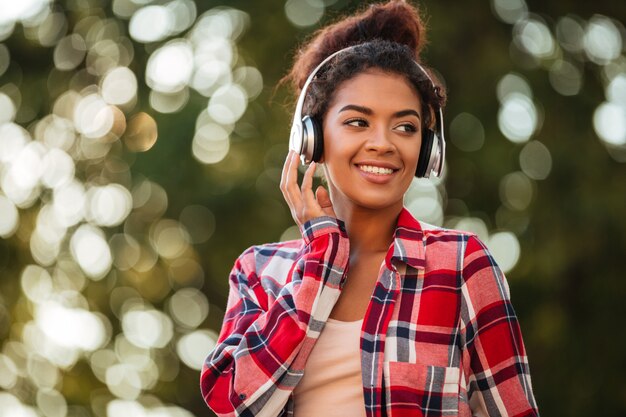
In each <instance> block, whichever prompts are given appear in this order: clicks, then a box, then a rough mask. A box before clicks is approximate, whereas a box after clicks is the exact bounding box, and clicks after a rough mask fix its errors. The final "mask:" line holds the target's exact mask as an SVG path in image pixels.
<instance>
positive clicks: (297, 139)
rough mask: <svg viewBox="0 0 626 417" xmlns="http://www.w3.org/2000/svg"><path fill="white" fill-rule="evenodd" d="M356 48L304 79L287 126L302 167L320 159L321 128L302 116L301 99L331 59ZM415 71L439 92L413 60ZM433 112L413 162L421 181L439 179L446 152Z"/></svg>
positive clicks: (438, 113)
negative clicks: (290, 120) (416, 160)
mask: <svg viewBox="0 0 626 417" xmlns="http://www.w3.org/2000/svg"><path fill="white" fill-rule="evenodd" d="M358 46H359V45H353V46H349V47H347V48H343V49H340V50H339V51H336V52H334V53H332V54H331V55H329V56H328V57H327V58H326V59H324V60H323V61H322V62H320V64H319V65H318V66H317V67H315V69H314V70H313V72H311V74H310V75H309V77H308V78H307V79H306V81H305V83H304V86H303V87H302V91H301V92H300V96H299V97H298V102H297V104H296V110H295V112H294V115H293V123H292V125H291V133H290V135H289V148H290V149H292V150H294V151H295V152H297V153H298V154H299V155H300V160H301V161H302V163H303V164H309V163H311V162H317V161H319V160H320V158H321V157H322V154H323V147H324V138H323V135H322V127H321V126H320V124H319V122H317V121H316V120H315V119H313V118H312V117H311V116H309V115H305V116H304V117H302V107H303V106H304V100H305V98H306V94H307V91H308V89H309V85H310V84H311V82H312V81H313V79H314V78H315V76H316V75H317V73H318V72H319V70H320V69H321V68H322V67H323V66H324V65H326V63H327V62H329V61H330V60H331V59H333V58H334V57H335V56H337V55H339V54H341V53H343V52H346V51H349V50H352V49H354V48H356V47H358ZM413 62H414V63H415V65H416V66H417V68H418V69H419V70H420V71H421V72H422V74H424V76H426V78H428V80H429V81H430V83H431V84H432V86H433V89H434V90H435V93H437V90H438V89H439V88H438V87H437V86H436V85H435V83H434V81H433V79H432V78H431V77H430V75H428V73H427V72H426V70H425V69H424V68H423V67H422V66H421V65H420V64H419V63H418V62H417V61H413ZM434 110H435V130H432V129H429V128H423V129H422V144H421V146H420V155H419V158H418V162H417V169H416V171H415V176H417V177H421V178H428V177H430V175H431V174H433V175H435V176H436V177H441V173H442V172H443V166H444V160H445V153H446V141H445V140H444V137H443V112H442V110H441V108H440V107H437V108H435V109H434Z"/></svg>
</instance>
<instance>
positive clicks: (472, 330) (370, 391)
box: [201, 209, 538, 417]
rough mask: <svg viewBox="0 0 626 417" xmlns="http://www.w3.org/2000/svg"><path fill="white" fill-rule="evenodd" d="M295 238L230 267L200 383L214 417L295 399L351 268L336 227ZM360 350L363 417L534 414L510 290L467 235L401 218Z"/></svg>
mask: <svg viewBox="0 0 626 417" xmlns="http://www.w3.org/2000/svg"><path fill="white" fill-rule="evenodd" d="M302 236H303V239H302V240H298V241H290V242H282V243H273V244H267V245H261V246H254V247H252V248H250V249H248V250H247V251H245V252H244V253H243V254H242V255H241V256H240V257H239V259H237V262H236V263H235V266H234V268H233V271H232V273H231V275H230V295H229V298H228V306H227V311H226V315H225V317H224V323H223V327H222V331H221V334H220V336H219V339H218V342H217V345H216V347H215V349H214V350H213V351H212V352H211V354H210V355H209V356H208V358H207V360H206V362H205V364H204V367H203V370H202V375H201V389H202V393H203V396H204V399H205V401H206V402H207V404H208V405H209V407H210V408H211V409H213V411H214V412H215V413H216V414H217V415H219V416H292V415H293V413H294V409H293V408H294V407H293V399H292V392H293V389H294V387H295V386H296V385H297V384H298V382H299V381H300V379H301V377H302V375H303V370H304V365H305V363H306V360H307V357H308V355H309V353H310V352H311V349H312V348H313V345H314V344H315V341H316V340H317V338H318V337H319V335H320V332H321V331H322V329H323V328H324V324H325V322H326V320H327V319H328V316H329V314H330V312H331V310H332V308H333V306H334V304H335V302H336V301H337V298H338V297H339V294H340V291H341V287H342V285H343V283H344V280H345V277H346V271H347V267H348V259H349V240H348V236H347V234H346V231H345V227H344V225H343V223H342V222H341V221H339V220H337V219H334V218H331V217H320V218H317V219H313V220H311V221H310V222H308V223H306V224H305V225H303V227H302ZM360 343H361V368H362V377H363V392H364V399H365V404H364V407H365V410H366V413H367V416H368V417H374V416H393V417H396V416H429V417H435V416H464V417H465V416H470V415H477V416H487V415H488V416H537V415H538V412H537V406H536V404H535V400H534V397H533V393H532V387H531V381H530V374H529V370H528V362H527V358H526V352H525V350H524V344H523V342H522V335H521V332H520V328H519V324H518V321H517V318H516V316H515V313H514V311H513V307H512V306H511V303H510V301H509V289H508V285H507V282H506V279H505V277H504V275H503V274H502V272H501V271H500V269H499V268H498V266H497V265H496V263H495V262H494V259H493V257H492V256H491V254H490V253H489V252H488V250H487V248H486V247H485V245H484V244H483V243H482V242H481V241H480V240H478V238H477V237H476V236H474V235H472V234H469V233H466V232H460V231H454V230H446V229H439V228H433V229H422V227H421V226H420V223H419V222H418V221H417V220H415V219H414V218H413V217H412V216H411V215H410V214H409V212H408V211H407V210H406V209H404V210H403V211H402V212H401V214H400V216H399V218H398V223H397V228H396V232H395V237H394V241H393V244H392V245H391V247H390V249H389V252H388V253H387V256H386V258H385V262H384V265H383V267H382V268H381V273H380V275H379V277H378V281H377V283H376V287H375V290H374V293H373V295H372V297H371V300H370V303H369V306H368V308H367V312H366V314H365V318H364V320H363V327H362V330H361V342H360ZM320 400H322V401H323V399H320Z"/></svg>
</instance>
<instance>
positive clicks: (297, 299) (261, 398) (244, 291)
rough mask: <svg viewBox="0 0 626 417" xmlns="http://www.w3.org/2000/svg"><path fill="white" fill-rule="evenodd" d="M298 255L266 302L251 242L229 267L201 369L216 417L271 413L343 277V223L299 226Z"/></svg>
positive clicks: (283, 398)
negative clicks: (223, 306) (218, 322)
mask: <svg viewBox="0 0 626 417" xmlns="http://www.w3.org/2000/svg"><path fill="white" fill-rule="evenodd" d="M302 232H303V236H304V241H305V244H306V246H305V248H304V251H303V255H302V256H301V257H300V258H299V259H297V260H296V262H294V264H293V267H292V268H291V270H290V271H289V272H288V273H289V275H290V276H289V277H288V278H287V280H286V282H287V284H286V285H285V286H284V287H283V288H282V289H281V290H280V293H279V294H278V295H277V297H276V300H275V301H274V302H273V303H272V304H271V305H269V306H268V301H267V294H266V293H265V290H264V289H263V288H262V286H261V283H260V281H259V277H258V276H257V271H256V259H255V254H254V248H251V249H249V250H248V251H246V252H245V253H244V254H242V255H241V256H240V257H239V259H238V260H237V262H236V263H235V267H234V268H233V270H232V272H231V274H230V293H229V298H228V305H227V310H226V315H225V317H224V323H223V326H222V330H221V333H220V336H219V339H218V343H217V346H216V347H215V349H214V350H213V352H212V353H211V354H210V355H209V356H208V358H207V360H206V362H205V364H204V367H203V370H202V374H201V390H202V394H203V396H204V399H205V401H206V403H207V404H208V405H209V407H210V408H211V409H213V411H214V412H215V413H216V414H217V415H220V416H237V415H254V416H276V415H278V413H279V412H280V410H281V409H282V408H283V407H284V405H285V403H286V402H287V400H288V398H289V395H290V394H291V391H292V390H293V388H294V387H295V385H296V384H297V382H298V380H299V377H300V376H301V374H302V369H303V368H304V363H305V361H306V356H308V352H309V351H310V348H311V347H312V345H313V343H314V342H315V340H316V338H317V336H318V335H319V333H318V331H316V330H315V328H317V327H316V326H314V327H313V328H312V327H311V325H312V324H313V323H315V322H317V321H322V322H323V321H325V320H326V319H327V318H328V315H329V314H330V311H331V309H332V307H333V305H334V304H335V302H336V300H337V297H338V296H339V293H340V286H341V284H342V283H343V279H344V271H345V270H346V267H347V263H348V256H349V248H348V239H347V236H346V234H345V230H344V229H343V227H342V224H341V222H339V221H338V220H337V219H334V218H331V217H319V218H317V219H313V220H311V221H309V222H307V223H305V224H304V225H303V227H302Z"/></svg>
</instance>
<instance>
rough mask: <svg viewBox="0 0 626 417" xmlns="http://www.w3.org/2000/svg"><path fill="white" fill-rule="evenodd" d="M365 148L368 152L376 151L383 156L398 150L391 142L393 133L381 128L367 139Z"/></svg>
mask: <svg viewBox="0 0 626 417" xmlns="http://www.w3.org/2000/svg"><path fill="white" fill-rule="evenodd" d="M365 148H366V149H367V150H368V151H374V152H376V153H378V154H381V155H382V154H387V153H391V152H394V150H395V149H396V147H395V145H394V143H393V141H392V140H391V132H390V131H389V130H388V129H386V128H384V127H380V128H378V129H376V130H374V131H373V132H372V134H371V135H370V136H369V137H368V138H367V142H366V143H365Z"/></svg>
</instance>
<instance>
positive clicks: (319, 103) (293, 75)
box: [282, 0, 446, 127]
mask: <svg viewBox="0 0 626 417" xmlns="http://www.w3.org/2000/svg"><path fill="white" fill-rule="evenodd" d="M425 32H426V29H425V25H424V23H423V22H422V19H421V17H420V14H419V11H418V9H417V8H416V7H414V6H412V5H410V4H408V3H407V2H405V1H403V0H391V1H389V2H387V3H384V4H372V5H370V6H369V7H367V8H366V9H365V10H363V11H361V12H360V13H358V14H356V15H353V16H350V17H347V18H344V19H342V20H339V21H337V22H336V23H334V24H332V25H329V26H327V27H325V28H322V29H320V30H318V31H317V32H316V33H315V34H314V35H313V37H312V38H311V40H310V41H309V42H308V43H306V44H305V45H304V46H303V47H302V48H301V49H300V50H299V51H298V53H297V55H296V58H295V61H294V64H293V67H292V68H291V70H290V72H289V73H288V74H287V75H286V76H285V77H284V78H283V80H282V81H289V82H291V84H292V86H293V87H294V90H295V92H296V97H297V96H298V95H299V94H300V91H301V90H302V87H303V86H304V83H305V81H306V79H307V78H308V76H309V74H310V73H311V72H312V71H313V69H314V68H315V67H316V66H317V65H319V63H320V62H322V61H323V60H324V59H325V58H326V57H327V56H329V55H331V54H332V53H334V52H336V51H339V50H341V49H344V48H346V47H349V46H354V47H353V48H351V49H348V50H346V51H345V52H342V53H341V54H339V55H337V56H336V57H334V58H333V59H332V60H331V61H330V62H328V63H327V64H326V65H324V67H323V68H321V69H320V71H319V72H318V73H317V74H316V77H315V79H314V80H313V81H312V82H311V84H310V86H309V89H308V91H307V97H306V100H305V102H304V106H303V114H308V115H310V116H311V117H314V118H316V119H317V120H318V121H320V122H322V121H323V119H324V116H325V114H326V111H327V109H328V107H329V105H330V103H331V101H332V99H333V97H334V93H335V92H336V91H337V89H338V87H339V86H340V85H341V83H343V82H344V81H347V80H349V79H351V78H353V77H354V76H356V75H358V74H360V73H362V72H365V71H367V70H373V69H379V70H382V71H383V72H388V73H395V74H400V75H402V76H404V77H406V78H407V80H408V81H409V82H410V84H411V85H413V86H414V88H415V90H416V92H417V93H418V96H419V97H420V100H421V102H422V103H421V104H422V108H428V109H429V110H430V111H428V112H425V114H424V124H425V126H429V127H430V126H431V125H432V121H433V111H434V110H435V109H438V108H442V107H443V106H444V105H445V100H446V95H445V89H444V88H443V86H442V85H441V83H440V82H439V80H438V79H437V77H436V76H435V75H434V74H433V73H432V72H431V71H430V70H429V69H428V67H426V66H425V65H423V64H422V63H421V62H420V59H419V56H420V52H421V50H422V48H423V47H424V45H425V43H426V36H425ZM414 61H415V62H418V63H420V65H421V67H422V68H423V69H424V71H427V72H428V76H429V77H430V78H431V79H432V83H431V81H430V80H429V79H428V77H427V76H426V75H425V74H424V72H423V71H422V70H420V68H419V67H418V66H417V65H415V62H414ZM433 83H434V84H435V87H436V88H433Z"/></svg>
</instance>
